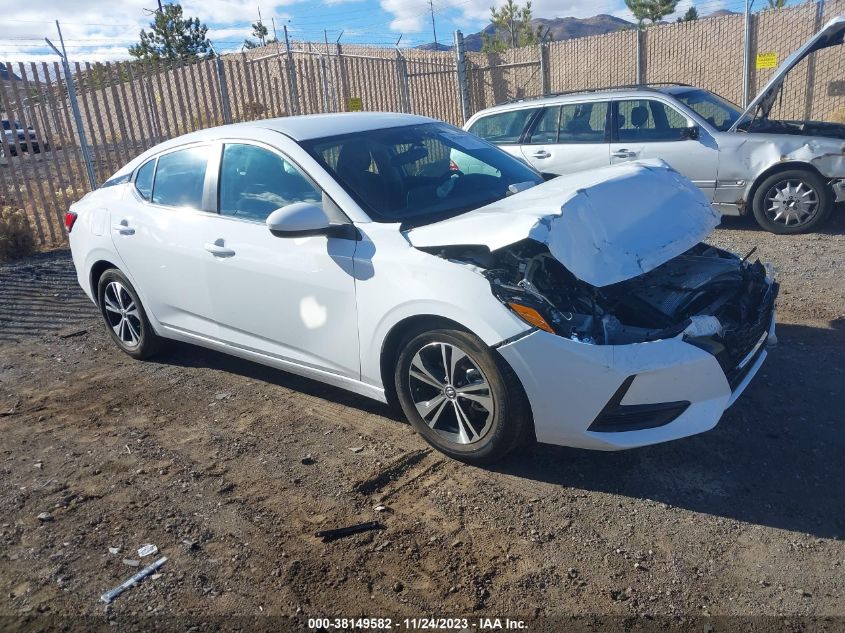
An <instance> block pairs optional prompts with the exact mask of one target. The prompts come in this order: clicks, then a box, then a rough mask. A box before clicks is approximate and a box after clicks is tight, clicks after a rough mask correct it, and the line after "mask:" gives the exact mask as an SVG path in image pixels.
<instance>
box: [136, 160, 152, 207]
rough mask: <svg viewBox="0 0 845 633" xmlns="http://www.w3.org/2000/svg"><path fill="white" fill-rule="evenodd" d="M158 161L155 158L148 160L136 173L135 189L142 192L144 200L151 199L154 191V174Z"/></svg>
mask: <svg viewBox="0 0 845 633" xmlns="http://www.w3.org/2000/svg"><path fill="white" fill-rule="evenodd" d="M155 169H156V161H155V158H154V159H152V160H148V161H147V162H146V163H144V164H143V165H141V168H140V169H139V170H138V173H137V174H136V175H135V189H137V190H138V193H139V194H141V197H142V198H143V199H144V200H149V199H150V196H151V195H152V193H153V176H154V175H155Z"/></svg>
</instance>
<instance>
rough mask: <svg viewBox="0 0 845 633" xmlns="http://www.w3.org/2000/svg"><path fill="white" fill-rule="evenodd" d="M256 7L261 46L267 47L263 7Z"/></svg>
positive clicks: (258, 5)
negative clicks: (262, 13) (262, 18)
mask: <svg viewBox="0 0 845 633" xmlns="http://www.w3.org/2000/svg"><path fill="white" fill-rule="evenodd" d="M159 1H161V0H159ZM255 6H257V7H258V26H259V27H260V28H261V31H260V32H261V46H267V38H266V37H264V22H262V21H261V5H260V4H257V5H255Z"/></svg>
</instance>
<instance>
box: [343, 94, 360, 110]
mask: <svg viewBox="0 0 845 633" xmlns="http://www.w3.org/2000/svg"><path fill="white" fill-rule="evenodd" d="M363 109H364V102H363V100H362V99H361V97H349V98H348V99H347V100H346V110H347V111H348V112H360V111H361V110H363Z"/></svg>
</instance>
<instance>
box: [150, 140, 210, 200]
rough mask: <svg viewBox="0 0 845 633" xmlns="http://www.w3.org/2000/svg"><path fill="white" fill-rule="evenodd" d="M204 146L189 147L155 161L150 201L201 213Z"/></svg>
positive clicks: (206, 159) (206, 152)
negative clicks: (197, 210)
mask: <svg viewBox="0 0 845 633" xmlns="http://www.w3.org/2000/svg"><path fill="white" fill-rule="evenodd" d="M208 152H209V148H208V147H207V146H200V147H190V148H187V149H180V150H176V151H175V152H170V153H168V154H162V155H161V156H159V158H158V167H157V168H156V176H155V183H154V185H153V193H152V201H153V202H154V203H156V204H161V205H165V206H168V207H190V208H192V209H202V193H203V185H204V184H205V169H206V166H207V165H208Z"/></svg>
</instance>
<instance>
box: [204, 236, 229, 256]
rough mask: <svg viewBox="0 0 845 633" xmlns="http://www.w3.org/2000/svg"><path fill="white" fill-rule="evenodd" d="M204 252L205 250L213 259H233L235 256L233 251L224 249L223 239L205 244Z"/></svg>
mask: <svg viewBox="0 0 845 633" xmlns="http://www.w3.org/2000/svg"><path fill="white" fill-rule="evenodd" d="M205 250H207V251H208V252H209V253H211V254H212V255H214V256H215V257H233V256H234V255H235V251H233V250H232V249H231V248H226V246H225V242H224V241H223V238H220V239H218V240H214V242H213V243H212V242H206V244H205Z"/></svg>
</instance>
